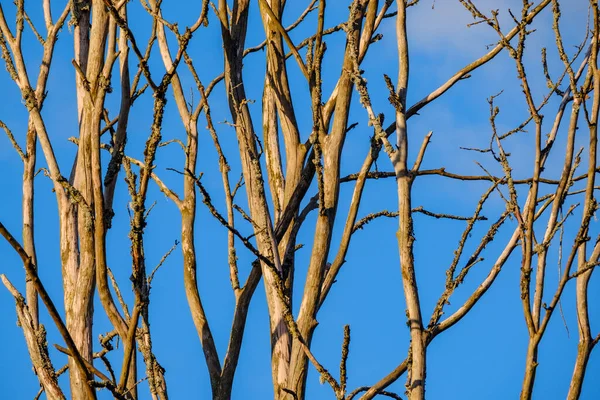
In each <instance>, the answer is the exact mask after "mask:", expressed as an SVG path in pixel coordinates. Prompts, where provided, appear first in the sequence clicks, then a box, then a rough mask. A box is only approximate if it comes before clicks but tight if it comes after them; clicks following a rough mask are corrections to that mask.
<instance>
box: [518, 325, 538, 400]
mask: <svg viewBox="0 0 600 400" xmlns="http://www.w3.org/2000/svg"><path fill="white" fill-rule="evenodd" d="M540 338H541V336H539V335H537V334H536V335H534V336H533V337H532V338H530V339H529V344H528V346H527V354H526V355H525V375H524V378H523V386H522V388H521V396H520V399H521V400H529V399H531V396H532V394H533V385H534V383H535V374H536V370H537V366H538V362H537V357H538V347H539V343H540Z"/></svg>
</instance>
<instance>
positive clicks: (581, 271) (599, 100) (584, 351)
mask: <svg viewBox="0 0 600 400" xmlns="http://www.w3.org/2000/svg"><path fill="white" fill-rule="evenodd" d="M591 7H592V13H593V21H594V25H593V26H594V29H593V32H594V37H595V38H597V39H598V38H599V36H598V35H599V34H600V13H599V10H598V4H597V2H596V3H595V4H593V2H592V3H591ZM598 41H599V40H594V41H593V43H592V51H591V56H590V61H589V68H590V71H591V79H592V85H593V90H594V94H593V104H592V108H591V113H590V116H589V120H588V125H589V132H590V138H589V144H588V146H589V150H588V151H589V157H588V163H589V165H588V176H587V179H588V181H587V187H586V193H585V195H586V202H585V205H584V209H583V222H582V224H584V225H585V226H586V227H587V224H589V219H590V218H591V216H592V215H593V214H594V213H595V211H596V208H597V203H596V200H595V198H594V190H595V187H594V183H595V178H596V165H597V147H598V125H597V123H598V114H599V110H600V71H599V70H598V47H599V46H598ZM581 100H582V99H581V98H579V99H576V100H575V101H581ZM588 112H589V111H588V110H586V114H587V113H588ZM587 235H588V230H587V229H586V230H585V232H583V234H582V236H583V237H585V236H587ZM586 248H587V243H586V242H585V241H584V242H583V243H581V245H580V246H579V248H578V252H577V256H578V263H577V274H578V276H577V278H576V279H577V281H576V284H575V296H576V304H577V331H578V333H579V344H578V346H577V358H576V359H575V366H574V369H573V376H572V378H571V384H570V386H569V393H568V395H567V399H568V400H576V399H579V398H580V396H581V390H582V386H583V381H584V378H585V375H586V370H587V365H588V361H589V359H590V353H591V351H592V349H593V347H594V345H595V344H596V343H597V342H598V340H594V339H593V338H592V332H591V329H590V316H589V307H588V285H589V281H590V278H591V276H592V273H593V271H594V270H593V269H590V267H589V263H594V262H596V261H595V260H597V258H598V243H597V244H596V248H595V249H594V251H593V253H592V257H590V260H589V261H588V259H587V256H586ZM592 265H593V264H592ZM599 337H600V336H599Z"/></svg>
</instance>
